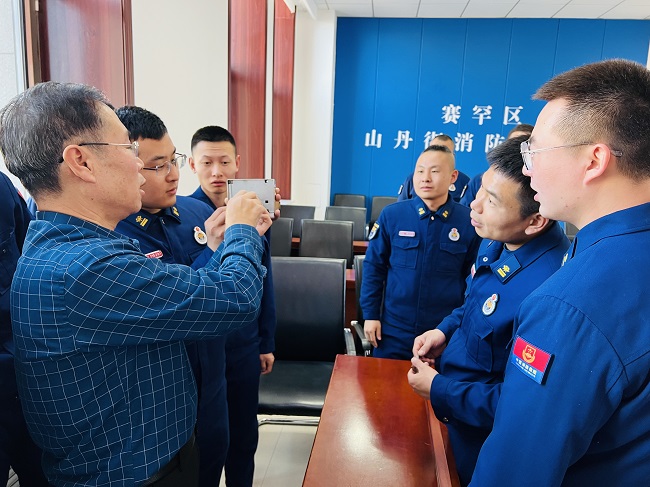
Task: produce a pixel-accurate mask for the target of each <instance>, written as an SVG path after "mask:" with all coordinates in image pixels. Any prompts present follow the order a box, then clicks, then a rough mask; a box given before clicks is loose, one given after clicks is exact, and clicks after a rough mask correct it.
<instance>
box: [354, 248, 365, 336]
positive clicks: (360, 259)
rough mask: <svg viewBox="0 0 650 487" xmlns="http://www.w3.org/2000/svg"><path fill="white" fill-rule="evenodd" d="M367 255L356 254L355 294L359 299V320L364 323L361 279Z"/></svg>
mask: <svg viewBox="0 0 650 487" xmlns="http://www.w3.org/2000/svg"><path fill="white" fill-rule="evenodd" d="M365 258H366V256H365V255H355V256H354V265H353V269H354V294H355V296H356V299H357V321H358V322H359V323H361V324H362V325H363V310H362V309H361V303H360V299H361V280H362V279H363V261H364V259H365Z"/></svg>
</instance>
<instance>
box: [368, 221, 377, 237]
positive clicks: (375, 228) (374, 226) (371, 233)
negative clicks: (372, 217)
mask: <svg viewBox="0 0 650 487" xmlns="http://www.w3.org/2000/svg"><path fill="white" fill-rule="evenodd" d="M377 231H379V223H377V222H375V224H374V225H373V226H372V230H370V233H369V234H368V240H372V239H373V238H375V237H376V236H377Z"/></svg>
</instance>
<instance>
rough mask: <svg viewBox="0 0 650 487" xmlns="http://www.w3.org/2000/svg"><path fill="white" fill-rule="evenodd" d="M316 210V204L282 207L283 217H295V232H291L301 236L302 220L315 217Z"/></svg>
mask: <svg viewBox="0 0 650 487" xmlns="http://www.w3.org/2000/svg"><path fill="white" fill-rule="evenodd" d="M315 212H316V207H315V206H301V205H282V207H280V217H281V218H293V233H292V234H291V235H292V236H293V237H300V228H301V227H302V220H304V219H305V218H306V219H313V218H314V213H315Z"/></svg>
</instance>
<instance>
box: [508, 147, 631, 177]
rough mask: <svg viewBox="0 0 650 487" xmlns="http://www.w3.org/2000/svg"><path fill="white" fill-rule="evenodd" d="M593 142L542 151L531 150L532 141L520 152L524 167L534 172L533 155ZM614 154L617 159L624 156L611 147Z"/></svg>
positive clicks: (545, 148)
mask: <svg viewBox="0 0 650 487" xmlns="http://www.w3.org/2000/svg"><path fill="white" fill-rule="evenodd" d="M591 144H593V142H579V143H577V144H567V145H558V146H555V147H544V148H542V149H532V150H531V148H530V139H529V140H525V141H524V142H522V143H521V146H520V150H521V158H522V159H523V160H524V166H525V167H526V170H527V171H532V170H533V154H535V153H536V152H545V151H549V150H555V149H568V148H569V147H579V146H581V145H591ZM609 150H610V151H611V153H612V155H613V156H615V157H621V156H622V155H623V151H620V150H617V149H612V148H611V147H610V149H609Z"/></svg>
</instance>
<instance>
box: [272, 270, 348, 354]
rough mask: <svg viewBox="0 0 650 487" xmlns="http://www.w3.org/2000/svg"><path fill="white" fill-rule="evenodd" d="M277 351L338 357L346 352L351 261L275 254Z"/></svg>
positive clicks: (280, 352)
mask: <svg viewBox="0 0 650 487" xmlns="http://www.w3.org/2000/svg"><path fill="white" fill-rule="evenodd" d="M272 265H273V290H274V292H275V312H276V319H277V327H276V331H275V357H276V359H277V360H300V361H324V362H333V361H334V359H335V357H336V354H338V353H345V339H344V335H343V328H344V327H345V261H344V260H343V259H320V258H312V257H273V258H272Z"/></svg>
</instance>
